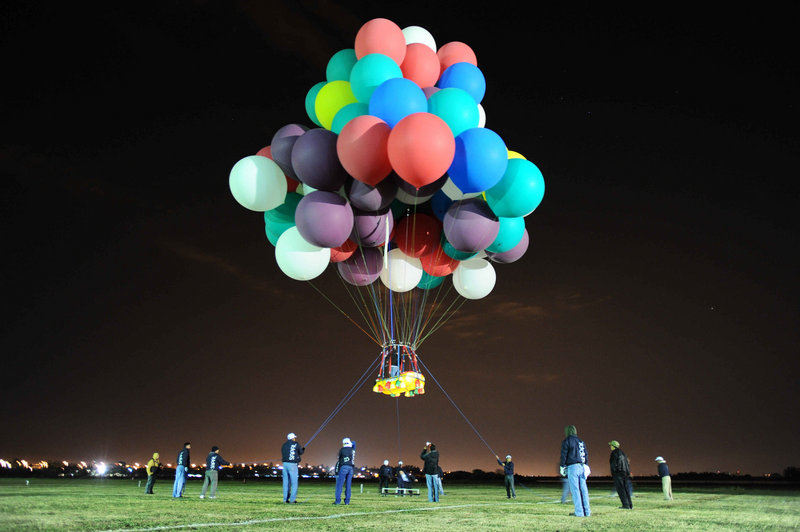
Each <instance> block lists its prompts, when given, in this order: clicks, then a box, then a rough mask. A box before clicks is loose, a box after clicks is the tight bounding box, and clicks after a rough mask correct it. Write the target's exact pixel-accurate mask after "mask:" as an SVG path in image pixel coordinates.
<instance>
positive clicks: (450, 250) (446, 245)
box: [441, 231, 477, 260]
mask: <svg viewBox="0 0 800 532" xmlns="http://www.w3.org/2000/svg"><path fill="white" fill-rule="evenodd" d="M441 243H442V251H444V254H445V255H447V256H448V257H450V258H451V259H456V260H467V259H471V258H472V257H474V256H475V255H477V253H473V252H467V251H459V250H457V249H456V248H454V247H453V245H452V244H450V242H448V241H447V238H445V236H444V231H442V239H441Z"/></svg>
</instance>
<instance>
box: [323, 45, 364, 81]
mask: <svg viewBox="0 0 800 532" xmlns="http://www.w3.org/2000/svg"><path fill="white" fill-rule="evenodd" d="M356 61H358V59H357V58H356V51H355V50H353V49H352V48H346V49H344V50H339V51H338V52H336V53H335V54H333V56H331V58H330V60H329V61H328V66H327V68H326V69H325V79H327V80H328V81H337V80H341V81H350V71H352V70H353V65H355V64H356Z"/></svg>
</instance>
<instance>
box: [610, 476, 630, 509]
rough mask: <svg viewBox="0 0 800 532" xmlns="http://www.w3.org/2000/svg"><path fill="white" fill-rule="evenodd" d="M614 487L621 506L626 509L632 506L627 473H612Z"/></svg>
mask: <svg viewBox="0 0 800 532" xmlns="http://www.w3.org/2000/svg"><path fill="white" fill-rule="evenodd" d="M614 488H616V490H617V495H619V500H620V502H621V503H622V507H623V508H628V509H630V508H633V503H632V502H631V492H630V487H629V484H628V477H627V475H614Z"/></svg>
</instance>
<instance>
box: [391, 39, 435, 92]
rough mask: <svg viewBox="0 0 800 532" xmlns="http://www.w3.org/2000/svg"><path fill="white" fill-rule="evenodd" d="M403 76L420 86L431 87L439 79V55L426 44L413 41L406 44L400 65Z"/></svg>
mask: <svg viewBox="0 0 800 532" xmlns="http://www.w3.org/2000/svg"><path fill="white" fill-rule="evenodd" d="M400 70H401V71H402V72H403V77H404V78H406V79H410V80H411V81H413V82H414V83H416V84H417V85H419V86H420V88H423V89H424V88H425V87H432V86H433V85H435V84H436V80H438V79H439V74H440V71H439V57H438V56H437V55H436V52H434V51H433V50H431V49H430V47H428V45H426V44H422V43H413V44H409V45H408V46H406V57H405V59H403V64H402V65H400Z"/></svg>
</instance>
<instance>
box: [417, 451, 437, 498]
mask: <svg viewBox="0 0 800 532" xmlns="http://www.w3.org/2000/svg"><path fill="white" fill-rule="evenodd" d="M419 457H420V458H422V461H423V462H424V465H423V466H422V472H423V473H425V481H426V483H427V484H428V502H439V482H438V477H439V475H438V473H439V451H437V450H436V445H435V444H433V443H431V442H427V443H426V444H425V447H424V448H423V449H422V452H421V453H420V455H419Z"/></svg>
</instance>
